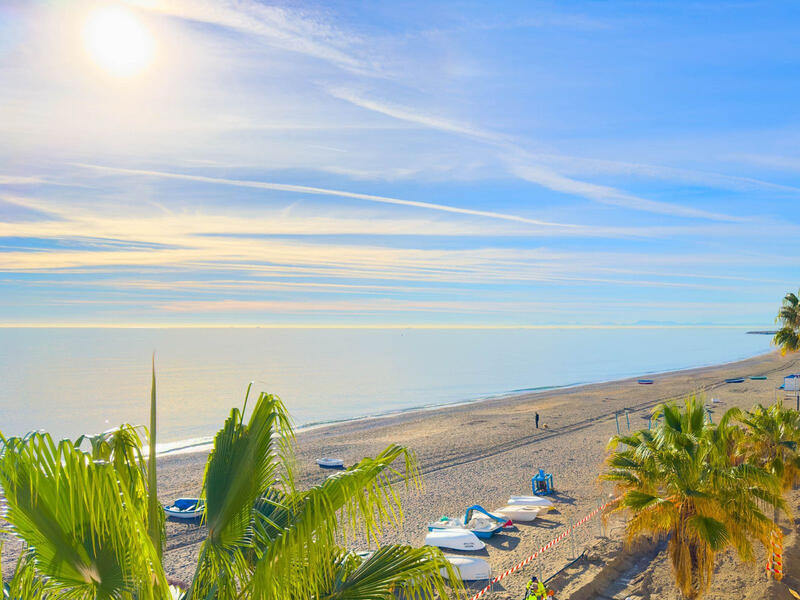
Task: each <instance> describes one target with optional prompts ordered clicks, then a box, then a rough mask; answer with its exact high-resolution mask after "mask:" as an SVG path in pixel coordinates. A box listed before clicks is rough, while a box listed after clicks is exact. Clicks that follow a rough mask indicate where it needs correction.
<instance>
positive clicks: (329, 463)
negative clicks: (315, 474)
mask: <svg viewBox="0 0 800 600" xmlns="http://www.w3.org/2000/svg"><path fill="white" fill-rule="evenodd" d="M317 464H318V465H319V466H320V468H322V469H344V461H343V460H342V459H341V458H318V459H317Z"/></svg>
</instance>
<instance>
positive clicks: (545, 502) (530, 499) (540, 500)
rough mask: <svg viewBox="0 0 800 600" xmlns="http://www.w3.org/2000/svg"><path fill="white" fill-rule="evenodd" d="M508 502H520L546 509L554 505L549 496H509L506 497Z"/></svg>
mask: <svg viewBox="0 0 800 600" xmlns="http://www.w3.org/2000/svg"><path fill="white" fill-rule="evenodd" d="M508 503H509V504H522V505H524V506H541V507H543V508H545V509H547V510H550V509H552V508H553V507H554V504H553V501H552V500H550V498H544V497H542V496H511V498H509V499H508Z"/></svg>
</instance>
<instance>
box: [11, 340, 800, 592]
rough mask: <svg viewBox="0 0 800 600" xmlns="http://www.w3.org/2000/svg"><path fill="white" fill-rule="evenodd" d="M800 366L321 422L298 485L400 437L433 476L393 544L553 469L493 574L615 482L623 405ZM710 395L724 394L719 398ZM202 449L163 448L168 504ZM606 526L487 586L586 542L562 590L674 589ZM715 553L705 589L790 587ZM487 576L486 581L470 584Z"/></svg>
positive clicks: (511, 587)
mask: <svg viewBox="0 0 800 600" xmlns="http://www.w3.org/2000/svg"><path fill="white" fill-rule="evenodd" d="M798 370H800V357H797V356H787V357H781V356H780V355H779V354H777V353H770V354H766V355H762V356H758V357H754V358H751V359H748V360H744V361H740V362H736V363H730V364H725V365H720V366H714V367H706V368H699V369H691V370H685V371H679V372H673V373H667V374H662V375H654V376H653V377H652V378H653V379H654V380H655V383H654V384H653V385H639V384H637V381H636V379H626V380H621V381H614V382H608V383H600V384H593V385H585V386H579V387H573V388H569V389H557V390H550V391H544V392H539V393H527V394H521V395H517V396H509V397H504V398H499V399H494V400H487V401H482V402H479V403H473V404H465V405H460V406H451V407H445V408H441V409H436V410H425V411H418V412H409V413H404V414H398V415H395V416H391V417H385V418H380V419H364V420H357V421H351V422H346V423H340V424H336V425H331V426H326V427H321V428H317V429H313V430H309V431H305V432H301V433H300V434H299V436H298V447H297V467H298V469H297V472H298V481H299V485H300V486H310V485H313V484H315V483H319V482H321V481H322V480H323V479H324V477H325V476H326V475H328V474H329V472H328V471H324V470H322V469H319V468H318V467H317V466H316V465H315V464H314V458H316V457H319V456H322V455H331V456H339V457H342V458H344V459H345V462H346V464H349V463H353V462H355V461H357V460H358V459H359V458H361V457H363V456H368V455H374V454H376V453H378V452H379V451H380V450H382V449H383V448H384V447H385V446H387V445H388V444H390V443H399V444H403V445H406V446H408V447H410V448H412V449H413V450H414V451H415V453H416V455H417V458H418V460H419V466H420V469H421V471H422V474H423V477H424V489H423V490H422V491H421V492H410V493H406V492H405V490H403V491H402V492H401V494H402V499H403V507H404V512H405V522H404V524H403V526H402V527H401V528H400V529H398V530H391V531H387V532H386V534H385V540H384V541H387V542H389V541H392V542H403V543H408V544H413V545H420V544H422V542H423V538H424V535H425V524H426V523H427V522H429V521H432V520H435V519H438V518H439V517H441V516H443V515H448V516H456V515H463V513H464V510H465V509H466V508H467V507H468V506H470V505H472V504H481V505H483V506H484V507H486V508H487V509H490V510H491V509H495V508H497V507H500V506H502V505H504V504H505V501H506V499H507V498H508V496H509V495H514V494H527V493H529V492H530V478H531V476H532V475H533V474H534V473H535V472H536V471H537V470H538V469H539V468H544V469H545V470H546V471H548V472H551V473H553V476H554V483H555V487H556V489H557V494H556V495H555V496H554V500H555V501H556V506H557V510H556V511H553V512H552V513H549V514H548V515H547V516H546V517H545V518H543V519H541V518H540V519H537V520H536V521H535V522H534V523H533V524H530V525H526V524H520V525H518V529H517V530H516V531H510V532H508V533H501V534H498V535H496V536H494V537H493V538H492V539H490V540H488V544H487V548H486V550H485V551H482V552H480V553H477V554H478V555H479V556H483V557H484V558H487V559H488V560H489V562H490V563H491V565H492V568H493V571H494V573H495V574H497V573H500V572H502V571H504V570H505V569H507V568H509V567H511V566H513V565H515V564H516V563H517V562H518V561H519V560H521V559H522V558H524V557H526V556H528V555H529V554H531V553H533V552H534V551H535V550H536V549H537V548H539V547H540V546H541V545H542V544H544V543H546V542H547V541H549V540H550V539H552V538H554V537H556V536H557V535H559V534H560V533H561V532H562V531H563V528H564V527H565V526H567V525H569V523H571V522H575V521H577V520H578V519H580V518H581V517H582V516H584V515H585V514H586V513H588V512H590V511H592V510H593V509H594V508H595V507H596V506H597V505H598V503H599V502H601V501H602V500H603V499H607V498H608V496H609V493H610V492H611V488H610V487H609V486H608V485H601V484H600V483H598V481H597V476H598V474H599V473H600V471H601V469H602V461H603V458H604V456H605V445H606V443H607V442H608V439H609V437H610V436H611V435H613V434H615V433H616V431H617V424H616V423H617V420H616V419H615V413H617V412H618V411H622V410H624V409H628V416H627V419H626V417H625V415H624V413H623V414H621V415H620V416H619V425H620V427H621V428H622V429H623V430H627V427H628V421H629V422H630V427H631V429H638V428H642V427H646V426H647V420H648V418H649V414H650V412H651V411H652V409H653V407H655V406H656V405H658V404H659V403H661V402H663V401H665V400H669V399H673V398H680V397H682V396H685V395H686V394H691V393H695V392H696V393H700V394H704V395H705V397H706V399H707V401H708V405H709V406H710V407H711V408H712V410H713V411H714V414H716V415H719V414H721V413H722V412H723V411H724V410H725V409H727V408H729V407H731V406H739V407H742V408H749V407H751V406H752V405H753V404H754V403H756V402H760V403H762V404H769V403H772V402H774V401H775V399H776V397H778V396H777V393H778V392H777V391H776V388H777V387H778V386H779V385H780V384H781V383H782V378H783V376H784V375H785V374H789V373H792V372H797V371H798ZM755 375H766V376H767V379H766V380H749V379H746V380H745V382H744V383H741V384H726V383H725V382H724V380H725V379H726V378H731V377H749V376H755ZM267 391H268V390H267ZM712 398H713V399H715V400H718V401H719V402H715V403H712V402H711V400H712ZM536 412H538V413H539V414H540V416H541V422H540V429H538V430H537V429H536V428H535V425H534V413H536ZM206 458H207V453H205V452H196V453H192V454H182V455H176V456H169V457H164V458H163V459H162V460H161V462H160V465H159V494H160V497H161V500H162V502H164V503H166V502H168V501H169V500H171V499H174V498H175V497H178V496H183V495H197V494H198V493H199V491H200V485H201V480H202V474H203V468H204V465H205V461H206ZM799 507H800V494H798V493H797V492H796V493H795V495H794V496H793V498H792V508H793V509H794V510H795V512H797V509H798V508H799ZM794 529H795V530H796V529H797V527H796V525H795V527H794ZM167 531H168V540H167V549H166V555H165V562H166V565H167V568H168V572H169V574H170V575H171V576H172V577H175V578H177V579H180V580H188V579H190V578H191V574H192V572H193V567H194V564H195V560H196V555H197V551H198V548H199V542H200V541H201V540H202V538H203V531H202V529H201V528H200V527H198V526H196V525H189V524H184V523H168V525H167ZM603 533H604V532H603V531H602V530H601V528H600V525H599V521H598V520H597V519H595V520H593V521H590V522H589V523H587V524H586V525H584V526H582V527H581V528H579V529H577V530H576V533H575V535H574V548H573V544H572V542H571V541H569V540H565V541H564V542H562V543H560V544H559V545H557V546H555V547H554V548H552V549H551V550H549V551H548V552H547V553H546V554H544V555H543V557H542V558H541V559H537V560H535V561H534V562H533V563H531V564H530V565H529V566H527V567H526V568H525V569H523V570H522V571H521V572H518V573H515V574H514V575H511V576H509V577H508V578H506V579H504V580H503V581H502V582H501V583H498V584H497V585H496V586H495V589H494V591H493V593H492V595H491V596H490V597H494V598H509V599H510V598H519V597H520V596H521V594H522V590H523V587H524V584H525V582H526V581H527V578H528V577H529V576H530V575H531V574H533V573H536V574H540V575H541V576H543V577H545V578H548V577H550V576H552V575H554V574H555V573H556V572H557V571H559V570H560V569H561V568H562V567H564V565H566V564H567V563H568V562H569V561H570V559H571V558H572V554H573V550H574V551H576V552H577V553H581V552H582V551H583V550H587V557H588V558H587V559H586V560H583V561H580V562H579V563H577V564H576V565H575V567H574V568H572V569H570V570H569V571H567V572H565V573H562V574H560V575H559V576H558V577H557V578H555V579H554V580H553V584H554V587H555V589H556V591H557V592H558V594H557V597H559V598H564V599H565V598H570V597H571V598H595V597H596V598H620V599H625V598H629V597H630V598H651V597H652V598H665V599H673V598H675V599H677V598H678V593H677V590H676V589H675V588H674V587H673V586H672V583H671V575H670V567H669V564H668V562H667V560H666V558H665V553H664V551H663V544H662V545H661V546H658V545H652V544H651V545H647V544H645V545H643V546H641V547H639V548H638V549H637V550H636V551H634V552H631V551H625V550H624V549H623V548H622V546H621V544H620V541H619V540H620V537H621V532H620V526H619V524H618V523H615V522H613V521H612V522H611V523H610V524H609V528H608V529H607V530H606V531H605V533H607V534H608V537H604V536H603V535H602V534H603ZM786 533H787V536H788V537H787V556H788V555H790V552H789V551H788V547H789V546H791V545H792V544H795V546H797V539H796V538H797V535H796V531H795V533H794V535H792V532H791V531H790V529H787V530H786ZM14 546H15V544H14V543H13V542H12V543H10V544H7V546H6V549H5V550H4V554H5V555H10V554H12V553H13V551H14ZM798 551H800V549H798ZM8 557H9V556H4V558H5V559H6V562H5V565H6V568H8V567H9V566H10V565H9V563H8V562H7V558H8ZM787 560H788V558H787ZM718 562H719V566H718V568H717V571H718V572H717V574H716V576H715V580H714V584H713V587H712V590H711V592H710V594H709V595H708V598H709V599H723V598H724V599H728V598H742V597H745V598H753V599H755V598H775V597H782V596H780V595H776V594H779V591H776V590H777V588H775V589H773V588H768V587H767V583H768V582H767V580H766V577H765V575H764V563H763V560H762V559H761V558H760V557H759V560H758V561H757V562H756V563H753V564H746V565H740V564H739V563H738V562H737V561H735V560H734V558H733V556H732V555H728V554H725V555H723V556H721V557H720V559H719V561H718ZM789 572H790V573H791V571H789ZM480 587H482V586H481V585H478V584H476V585H473V586H471V588H470V589H473V590H477V589H480ZM783 589H785V587H784V588H783ZM744 590H746V593H745V594H743V591H744ZM784 593H785V592H784ZM786 597H787V598H788V597H789V596H788V595H787V596H786Z"/></svg>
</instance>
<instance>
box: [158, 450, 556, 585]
mask: <svg viewBox="0 0 800 600" xmlns="http://www.w3.org/2000/svg"><path fill="white" fill-rule="evenodd" d="M316 462H317V464H318V465H319V466H320V467H321V468H324V469H343V468H344V461H342V460H340V459H332V458H324V459H317V461H316ZM552 509H553V501H552V500H551V499H550V498H546V497H543V496H511V497H510V498H509V499H508V502H507V504H506V505H505V506H502V507H500V508H497V509H495V510H493V511H491V512H490V511H488V510H486V509H485V508H483V507H482V506H480V505H478V504H475V505H473V506H470V507H469V508H468V509H467V510H466V511H465V513H464V516H463V517H442V518H440V519H439V520H438V521H433V522H431V523H428V532H427V534H426V536H425V545H426V546H436V547H438V548H441V549H442V550H455V551H459V552H477V551H480V550H483V549H484V548H485V547H486V544H485V543H484V541H483V540H485V539H488V538H490V537H492V536H493V535H495V534H496V533H498V532H500V531H503V530H508V529H512V528H513V527H514V523H515V522H519V523H530V522H532V521H535V520H536V519H537V518H538V517H539V515H540V514H542V513H545V512H547V511H549V510H552ZM164 512H165V513H166V515H167V516H168V517H171V518H173V519H179V520H185V521H188V520H195V519H197V520H199V519H200V518H201V517H202V516H203V513H204V512H205V505H204V503H203V501H202V500H200V499H199V498H178V499H177V500H175V502H173V503H172V504H171V505H169V506H165V507H164ZM357 554H359V555H362V556H364V557H366V556H368V555H369V554H370V553H369V552H359V553H357ZM444 556H445V558H446V559H447V560H448V561H449V562H450V563H451V564H452V565H453V567H454V568H455V569H456V570H457V571H458V572H459V574H460V575H461V579H463V580H464V581H475V580H481V579H490V578H491V567H490V566H489V563H488V562H487V561H486V560H484V559H482V558H478V557H473V556H463V555H456V554H445V555H444ZM442 574H443V575H445V576H447V573H446V572H445V570H443V571H442Z"/></svg>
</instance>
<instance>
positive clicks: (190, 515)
mask: <svg viewBox="0 0 800 600" xmlns="http://www.w3.org/2000/svg"><path fill="white" fill-rule="evenodd" d="M205 510H206V505H205V504H204V503H203V501H202V500H200V499H199V498H178V499H177V500H175V502H173V503H172V504H171V505H170V506H165V507H164V513H165V514H166V515H167V516H168V517H172V518H173V519H182V520H191V519H199V518H200V517H202V516H203V513H204V512H205Z"/></svg>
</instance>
